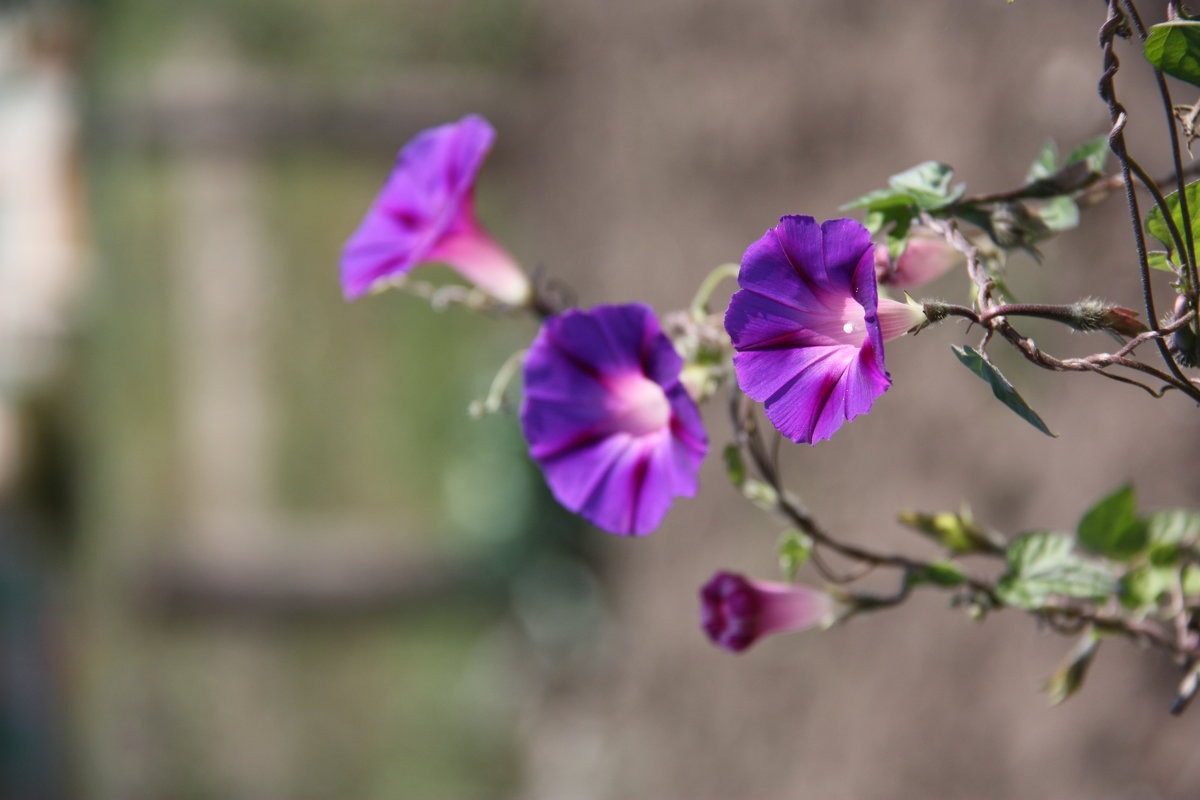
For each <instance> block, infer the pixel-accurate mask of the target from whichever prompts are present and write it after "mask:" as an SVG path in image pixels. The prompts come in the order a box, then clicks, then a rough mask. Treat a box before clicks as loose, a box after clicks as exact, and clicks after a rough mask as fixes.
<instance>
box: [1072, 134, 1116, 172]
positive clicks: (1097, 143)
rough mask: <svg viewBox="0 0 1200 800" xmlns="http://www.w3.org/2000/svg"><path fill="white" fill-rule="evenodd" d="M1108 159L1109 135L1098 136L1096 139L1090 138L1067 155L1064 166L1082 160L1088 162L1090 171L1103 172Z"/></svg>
mask: <svg viewBox="0 0 1200 800" xmlns="http://www.w3.org/2000/svg"><path fill="white" fill-rule="evenodd" d="M1107 160H1108V137H1107V136H1097V137H1096V138H1095V139H1088V140H1087V141H1086V142H1084V143H1083V144H1081V145H1079V146H1078V147H1076V148H1075V149H1074V150H1072V151H1071V153H1070V155H1068V156H1067V160H1066V161H1064V162H1063V166H1070V165H1071V164H1077V163H1079V162H1080V161H1082V162H1084V163H1086V164H1087V166H1088V169H1089V170H1090V171H1092V172H1103V171H1104V163H1105V162H1106V161H1107Z"/></svg>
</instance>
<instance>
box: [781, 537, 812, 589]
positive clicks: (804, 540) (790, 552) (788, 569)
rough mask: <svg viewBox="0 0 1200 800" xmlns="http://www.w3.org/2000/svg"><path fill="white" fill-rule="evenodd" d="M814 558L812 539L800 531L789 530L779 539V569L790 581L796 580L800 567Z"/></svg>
mask: <svg viewBox="0 0 1200 800" xmlns="http://www.w3.org/2000/svg"><path fill="white" fill-rule="evenodd" d="M810 556H812V539H810V538H808V537H807V536H805V535H804V534H803V533H801V532H800V531H798V530H795V529H789V530H786V531H784V532H783V536H781V537H780V539H779V568H780V569H781V570H783V574H784V575H785V576H786V577H787V579H788V580H789V581H791V580H795V579H796V573H797V572H799V571H800V567H802V566H804V564H805V563H807V562H808V559H809V557H810Z"/></svg>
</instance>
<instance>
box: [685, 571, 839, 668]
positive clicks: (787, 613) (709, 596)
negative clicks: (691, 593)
mask: <svg viewBox="0 0 1200 800" xmlns="http://www.w3.org/2000/svg"><path fill="white" fill-rule="evenodd" d="M835 610H836V605H835V604H834V601H833V599H832V598H831V597H830V596H829V595H827V594H825V593H824V592H821V591H818V590H816V589H810V588H808V587H807V586H795V585H793V584H790V583H773V582H770V581H751V580H747V579H746V578H744V577H742V576H741V575H737V574H735V573H732V572H718V573H717V574H716V575H713V576H712V578H710V579H709V581H708V583H706V584H704V586H703V587H702V588H701V589H700V626H701V627H702V628H704V632H705V633H707V634H708V638H709V639H712V641H713V644H716V645H717V646H719V647H723V648H725V649H726V650H729V651H731V652H734V653H740V652H742V651H743V650H745V649H746V648H748V647H749V646H750V645H752V644H754V643H755V642H756V641H758V639H759V638H760V637H762V636H767V635H768V634H772V633H787V632H789V631H799V630H804V629H805V628H812V627H816V626H817V625H823V624H827V623H828V622H830V621H832V619H833V616H834V612H835Z"/></svg>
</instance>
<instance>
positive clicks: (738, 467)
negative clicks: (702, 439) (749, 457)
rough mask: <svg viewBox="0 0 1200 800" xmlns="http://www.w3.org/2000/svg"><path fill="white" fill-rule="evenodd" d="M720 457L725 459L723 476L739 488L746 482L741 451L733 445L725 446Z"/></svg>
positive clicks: (744, 464)
mask: <svg viewBox="0 0 1200 800" xmlns="http://www.w3.org/2000/svg"><path fill="white" fill-rule="evenodd" d="M721 455H722V456H724V458H725V474H726V475H728V476H729V482H730V483H732V484H733V485H734V486H736V487H738V488H741V486H742V484H744V483H745V482H746V463H745V462H744V461H743V460H742V451H741V450H739V449H738V446H737V445H735V444H727V445H725V449H724V450H723V451H722V452H721Z"/></svg>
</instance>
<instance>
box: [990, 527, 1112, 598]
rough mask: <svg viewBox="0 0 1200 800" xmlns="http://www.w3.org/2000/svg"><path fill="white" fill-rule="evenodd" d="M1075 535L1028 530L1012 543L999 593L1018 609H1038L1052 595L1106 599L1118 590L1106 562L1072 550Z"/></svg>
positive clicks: (997, 591)
mask: <svg viewBox="0 0 1200 800" xmlns="http://www.w3.org/2000/svg"><path fill="white" fill-rule="evenodd" d="M1072 545H1073V543H1072V541H1071V537H1069V536H1067V535H1065V534H1061V533H1049V532H1044V531H1039V532H1035V533H1027V534H1025V535H1023V536H1021V537H1019V538H1017V539H1015V540H1013V542H1012V544H1010V545H1009V546H1008V552H1007V553H1006V558H1007V559H1008V566H1009V570H1008V572H1007V573H1005V575H1004V576H1003V577H1002V578H1000V580H999V581H997V582H996V596H997V597H999V598H1000V600H1001V601H1003V602H1004V603H1006V604H1008V605H1010V606H1016V607H1017V608H1026V609H1036V608H1041V607H1042V606H1044V605H1045V604H1046V601H1047V600H1048V599H1050V598H1051V597H1052V596H1055V595H1061V596H1063V597H1077V598H1081V599H1085V600H1102V599H1104V598H1106V597H1109V596H1110V595H1111V594H1112V593H1113V592H1114V590H1115V589H1116V581H1115V580H1114V578H1113V576H1112V573H1110V572H1109V571H1108V569H1107V568H1106V567H1105V566H1103V565H1102V564H1098V563H1095V562H1092V561H1088V560H1086V559H1084V558H1081V557H1080V556H1078V555H1076V554H1075V553H1073V552H1072Z"/></svg>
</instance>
